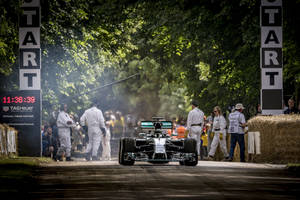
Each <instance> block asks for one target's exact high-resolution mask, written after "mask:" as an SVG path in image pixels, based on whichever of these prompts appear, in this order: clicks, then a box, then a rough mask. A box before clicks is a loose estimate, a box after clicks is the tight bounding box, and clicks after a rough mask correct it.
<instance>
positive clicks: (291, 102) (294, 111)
mask: <svg viewBox="0 0 300 200" xmlns="http://www.w3.org/2000/svg"><path fill="white" fill-rule="evenodd" d="M288 105H289V107H288V109H286V110H285V111H284V114H297V113H298V110H297V109H296V108H295V101H294V100H293V99H289V101H288Z"/></svg>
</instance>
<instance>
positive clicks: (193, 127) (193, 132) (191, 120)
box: [186, 100, 204, 155]
mask: <svg viewBox="0 0 300 200" xmlns="http://www.w3.org/2000/svg"><path fill="white" fill-rule="evenodd" d="M198 106H199V104H198V102H197V101H195V100H193V101H192V110H191V111H190V112H189V114H188V118H187V128H186V130H187V131H188V137H190V138H194V139H195V140H196V141H197V152H198V155H200V144H201V138H200V137H201V133H202V128H203V123H204V113H203V112H202V111H201V110H200V109H199V108H198Z"/></svg>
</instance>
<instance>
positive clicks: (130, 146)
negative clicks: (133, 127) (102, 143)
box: [119, 138, 135, 165]
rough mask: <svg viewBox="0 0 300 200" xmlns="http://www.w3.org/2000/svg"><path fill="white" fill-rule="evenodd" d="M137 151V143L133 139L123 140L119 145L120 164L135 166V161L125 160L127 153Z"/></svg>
mask: <svg viewBox="0 0 300 200" xmlns="http://www.w3.org/2000/svg"><path fill="white" fill-rule="evenodd" d="M134 151H135V142H134V139H132V138H121V139H120V145H119V164H121V165H133V164H134V160H125V159H124V156H125V153H133V152H134Z"/></svg>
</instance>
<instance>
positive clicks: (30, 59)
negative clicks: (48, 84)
mask: <svg viewBox="0 0 300 200" xmlns="http://www.w3.org/2000/svg"><path fill="white" fill-rule="evenodd" d="M40 57H41V50H40V49H20V69H40V68H41V67H40V66H41V62H40Z"/></svg>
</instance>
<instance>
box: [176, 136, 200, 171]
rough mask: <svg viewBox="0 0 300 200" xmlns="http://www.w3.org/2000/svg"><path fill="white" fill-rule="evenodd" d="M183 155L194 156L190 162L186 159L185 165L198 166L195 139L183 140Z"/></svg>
mask: <svg viewBox="0 0 300 200" xmlns="http://www.w3.org/2000/svg"><path fill="white" fill-rule="evenodd" d="M184 153H193V154H194V156H193V159H192V160H189V159H187V160H185V161H184V164H185V165H187V166H196V165H197V164H198V151H197V141H196V140H195V139H193V138H187V139H185V140H184ZM180 164H181V163H180Z"/></svg>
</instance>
